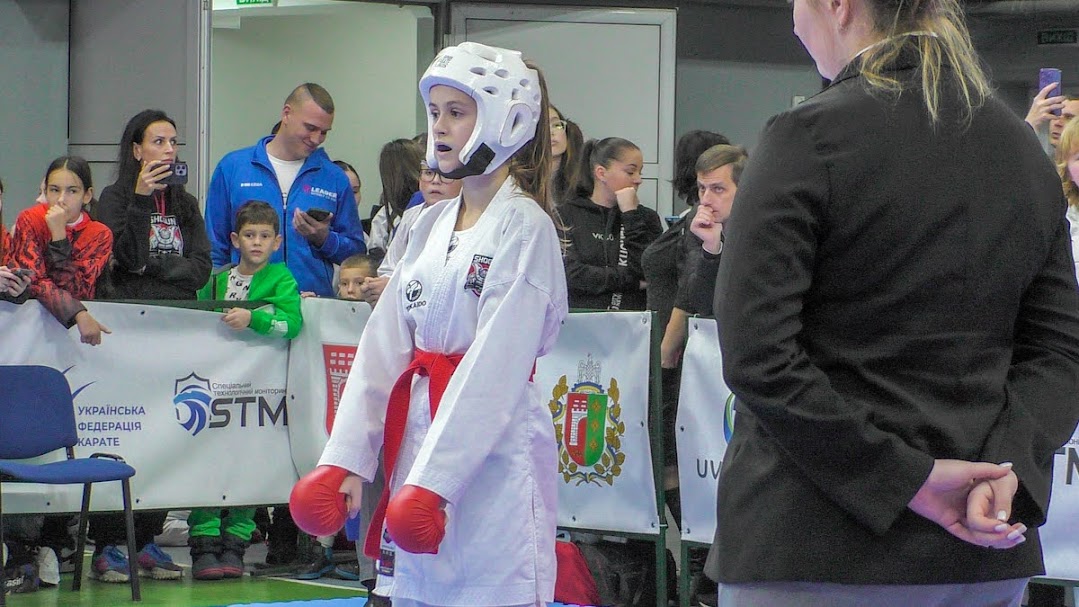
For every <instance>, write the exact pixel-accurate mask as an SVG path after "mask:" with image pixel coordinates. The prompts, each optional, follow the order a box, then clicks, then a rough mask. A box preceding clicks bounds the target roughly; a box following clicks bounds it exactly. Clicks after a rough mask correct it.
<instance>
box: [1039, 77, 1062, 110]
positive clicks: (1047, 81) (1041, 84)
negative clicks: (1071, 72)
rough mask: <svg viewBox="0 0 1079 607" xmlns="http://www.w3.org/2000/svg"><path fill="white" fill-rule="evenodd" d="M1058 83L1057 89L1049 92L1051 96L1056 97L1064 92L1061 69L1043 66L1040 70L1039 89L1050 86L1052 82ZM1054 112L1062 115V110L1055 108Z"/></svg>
mask: <svg viewBox="0 0 1079 607" xmlns="http://www.w3.org/2000/svg"><path fill="white" fill-rule="evenodd" d="M1054 83H1055V84H1056V85H1057V88H1056V90H1054V91H1052V92H1051V93H1049V96H1050V97H1056V96H1058V95H1063V94H1064V89H1063V88H1061V86H1060V70H1058V69H1057V68H1055V67H1043V68H1042V69H1040V70H1038V90H1039V91H1040V90H1042V89H1043V88H1045V87H1047V86H1049V85H1050V84H1054ZM1053 114H1056V115H1057V116H1059V115H1060V110H1053Z"/></svg>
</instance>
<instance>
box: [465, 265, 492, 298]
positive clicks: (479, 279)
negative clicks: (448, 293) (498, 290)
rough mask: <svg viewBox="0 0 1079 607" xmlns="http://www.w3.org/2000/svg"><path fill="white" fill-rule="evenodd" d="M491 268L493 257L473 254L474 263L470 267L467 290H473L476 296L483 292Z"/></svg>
mask: <svg viewBox="0 0 1079 607" xmlns="http://www.w3.org/2000/svg"><path fill="white" fill-rule="evenodd" d="M490 268H491V258H490V257H488V256H486V255H473V256H472V265H471V266H469V268H468V278H466V279H465V290H466V291H472V292H473V293H475V295H476V297H479V295H480V293H482V292H483V281H485V280H487V270H489V269H490Z"/></svg>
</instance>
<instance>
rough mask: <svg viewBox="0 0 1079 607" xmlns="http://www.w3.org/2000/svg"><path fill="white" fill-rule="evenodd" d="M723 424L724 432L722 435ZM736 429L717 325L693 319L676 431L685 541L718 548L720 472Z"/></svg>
mask: <svg viewBox="0 0 1079 607" xmlns="http://www.w3.org/2000/svg"><path fill="white" fill-rule="evenodd" d="M720 420H722V423H723V432H722V433H719V432H716V429H717V428H716V426H717V422H719V421H720ZM733 427H734V396H733V395H732V394H731V391H730V388H728V387H727V384H725V383H724V382H723V359H722V357H721V356H720V353H719V334H718V332H717V331H716V321H715V320H712V319H705V318H691V319H689V341H688V343H687V344H686V351H685V353H684V354H683V356H682V389H681V392H680V393H679V397H678V420H677V425H676V426H675V429H676V435H675V437H676V438H675V440H676V442H677V443H678V445H677V446H678V484H679V486H680V489H679V490H680V492H681V498H682V529H681V531H682V539H683V540H685V541H690V542H703V543H706V544H711V543H712V539H713V536H714V535H715V532H716V486H717V484H718V482H719V468H720V466H722V465H723V453H724V452H725V451H726V450H727V440H729V439H730V436H731V430H732V429H733Z"/></svg>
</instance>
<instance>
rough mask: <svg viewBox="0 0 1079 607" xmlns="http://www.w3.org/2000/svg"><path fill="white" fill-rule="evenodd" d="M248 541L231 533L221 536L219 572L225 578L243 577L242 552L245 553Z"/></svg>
mask: <svg viewBox="0 0 1079 607" xmlns="http://www.w3.org/2000/svg"><path fill="white" fill-rule="evenodd" d="M247 544H248V540H244V539H241V538H239V537H237V536H235V535H232V534H231V533H225V534H223V535H222V536H221V556H220V558H219V560H220V561H221V572H222V573H223V574H224V575H225V577H226V578H238V577H243V575H244V552H246V551H247Z"/></svg>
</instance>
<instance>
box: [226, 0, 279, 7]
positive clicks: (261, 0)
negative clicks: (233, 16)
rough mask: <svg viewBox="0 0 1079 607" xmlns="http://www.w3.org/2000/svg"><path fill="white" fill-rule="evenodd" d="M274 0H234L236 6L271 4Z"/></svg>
mask: <svg viewBox="0 0 1079 607" xmlns="http://www.w3.org/2000/svg"><path fill="white" fill-rule="evenodd" d="M274 2H275V0H236V6H253V5H256V4H269V5H272V4H273V3H274Z"/></svg>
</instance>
